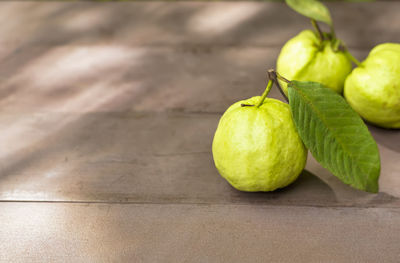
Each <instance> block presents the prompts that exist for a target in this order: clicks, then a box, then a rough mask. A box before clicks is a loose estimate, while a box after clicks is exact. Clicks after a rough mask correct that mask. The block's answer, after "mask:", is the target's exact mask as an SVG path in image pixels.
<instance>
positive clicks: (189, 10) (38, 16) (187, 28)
mask: <svg viewBox="0 0 400 263" xmlns="http://www.w3.org/2000/svg"><path fill="white" fill-rule="evenodd" d="M328 6H329V8H330V10H331V12H332V16H333V19H334V22H335V26H336V31H337V33H338V35H339V36H340V37H342V38H343V40H344V41H345V42H346V43H347V44H348V45H349V46H350V47H352V48H353V47H354V48H363V49H370V48H371V47H373V46H374V45H376V44H378V43H382V42H400V29H399V24H400V20H399V16H398V13H399V12H400V5H399V4H398V3H397V2H396V1H390V2H388V1H379V2H378V1H377V2H374V3H343V2H333V3H328ZM0 7H1V8H0V17H2V19H3V20H4V21H5V22H4V23H2V28H1V29H0V42H1V43H2V44H3V45H4V44H8V45H11V46H13V47H15V48H18V49H23V48H26V47H27V46H32V45H43V44H44V43H45V44H53V45H58V44H66V43H99V42H107V43H110V42H118V43H120V44H125V45H126V44H129V45H153V46H154V45H156V46H157V45H186V44H203V45H212V46H214V45H241V46H242V45H253V46H271V45H272V46H275V47H280V46H281V45H282V44H283V43H284V42H285V41H287V40H288V39H289V38H291V37H293V36H294V35H295V34H297V33H298V32H299V31H301V30H303V29H305V28H311V26H310V23H309V21H308V20H307V19H306V18H303V17H302V16H300V15H297V14H296V13H294V11H292V10H291V9H289V8H288V7H287V6H285V4H283V3H281V2H222V3H213V2H175V3H173V4H171V3H166V2H150V3H148V2H130V3H90V2H79V3H78V2H72V3H71V2H70V3H68V2H52V3H49V2H46V3H38V2H29V1H28V2H3V3H1V5H0ZM9 21H18V23H6V22H9ZM15 32H18V34H16V33H15Z"/></svg>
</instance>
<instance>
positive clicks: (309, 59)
mask: <svg viewBox="0 0 400 263" xmlns="http://www.w3.org/2000/svg"><path fill="white" fill-rule="evenodd" d="M276 68H277V72H279V74H280V75H282V76H283V77H285V78H286V79H289V80H298V81H315V82H319V83H322V84H323V85H324V86H326V87H328V88H331V89H332V90H334V91H336V92H337V93H339V94H341V93H342V91H343V84H344V81H345V79H346V77H347V75H348V74H349V73H350V72H351V70H352V64H351V60H350V59H349V58H348V57H347V56H346V54H345V53H344V52H343V51H340V50H338V51H336V52H335V51H334V50H333V48H332V40H320V38H319V37H318V35H317V34H316V33H314V32H313V31H311V30H304V31H302V32H300V34H298V35H297V36H295V37H294V38H292V39H290V40H289V41H288V42H287V43H286V44H285V45H284V46H283V47H282V50H281V52H280V54H279V57H278V60H277V65H276ZM279 85H280V86H281V87H282V89H283V91H284V93H285V94H286V96H287V84H286V83H285V82H283V81H279Z"/></svg>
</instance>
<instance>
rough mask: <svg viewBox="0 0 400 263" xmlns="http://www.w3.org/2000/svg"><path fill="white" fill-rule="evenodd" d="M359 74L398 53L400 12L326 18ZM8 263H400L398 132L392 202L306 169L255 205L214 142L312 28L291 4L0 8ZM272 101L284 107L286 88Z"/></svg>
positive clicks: (0, 164)
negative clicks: (394, 48)
mask: <svg viewBox="0 0 400 263" xmlns="http://www.w3.org/2000/svg"><path fill="white" fill-rule="evenodd" d="M329 7H330V9H331V10H332V15H333V18H334V21H335V24H336V31H337V33H338V35H339V36H340V37H341V38H342V39H343V40H344V41H345V42H346V43H347V44H348V46H349V47H350V49H351V51H352V53H353V54H354V55H355V56H356V57H358V58H359V59H363V58H365V56H366V55H367V54H368V51H369V50H370V49H371V48H372V47H373V46H374V45H376V44H378V43H383V42H400V18H399V16H398V14H399V12H400V3H397V2H395V1H388V2H385V1H380V2H376V3H330V4H329ZM0 22H1V24H2V26H1V27H0V61H1V67H0V96H1V97H0V135H1V136H0V138H1V139H0V140H1V145H2V147H1V148H0V222H1V223H0V241H1V242H0V262H268V261H273V262H293V261H299V262H378V261H379V262H398V259H399V258H400V165H399V161H400V132H398V131H393V130H383V129H379V128H376V127H369V128H370V131H371V132H372V134H373V136H374V137H375V139H376V140H377V142H378V144H379V150H380V153H381V158H382V173H381V178H380V192H379V194H368V193H364V192H361V191H357V190H354V189H352V188H350V187H348V186H346V185H344V184H342V183H341V182H340V181H339V180H338V179H336V178H335V177H333V176H332V175H331V174H330V173H329V172H328V171H327V170H325V169H323V168H322V167H321V166H320V165H319V164H318V163H317V162H316V161H315V160H314V159H313V158H312V157H311V156H309V159H308V163H307V167H306V170H305V171H304V172H303V174H302V175H301V177H300V178H299V179H298V180H297V181H296V182H295V183H294V184H293V185H291V186H289V187H287V188H285V189H283V190H279V191H276V192H273V193H243V192H238V191H236V190H234V189H233V188H232V187H230V186H229V185H228V184H227V183H226V182H225V181H224V180H223V179H222V178H221V177H220V176H219V175H218V172H217V171H216V169H215V167H214V164H213V160H212V155H211V142H212V137H213V134H214V132H215V129H216V126H217V123H218V120H219V118H220V116H221V114H222V113H223V112H224V110H225V109H226V108H227V107H228V106H229V105H231V104H232V103H233V102H235V101H237V100H240V99H244V98H248V97H251V96H254V95H259V94H261V93H262V92H263V90H264V81H265V71H266V70H267V69H269V68H273V67H274V65H275V60H276V57H277V55H278V54H279V50H280V47H281V46H282V45H283V43H285V42H286V41H287V40H288V39H289V38H290V37H292V36H294V35H295V34H297V33H298V32H299V31H301V30H302V29H305V28H309V27H310V25H309V22H308V21H307V19H304V18H302V17H301V16H299V15H296V14H295V13H294V12H293V11H291V10H290V9H288V8H287V7H286V6H285V5H284V4H282V3H268V2H220V3H218V2H217V3H214V2H211V3H207V2H177V3H171V2H148V3H145V2H132V3H126V2H124V3H115V2H114V3H92V2H80V3H68V2H40V3H39V2H2V3H0ZM271 96H272V97H274V98H279V99H281V97H280V95H279V93H278V92H277V91H276V90H275V89H273V90H272V91H271Z"/></svg>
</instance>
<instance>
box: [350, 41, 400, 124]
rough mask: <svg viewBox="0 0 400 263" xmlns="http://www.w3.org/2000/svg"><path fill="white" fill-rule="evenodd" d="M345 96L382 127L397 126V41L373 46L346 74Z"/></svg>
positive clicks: (399, 114)
mask: <svg viewBox="0 0 400 263" xmlns="http://www.w3.org/2000/svg"><path fill="white" fill-rule="evenodd" d="M344 96H345V98H346V100H347V102H348V103H349V104H350V106H351V107H352V108H353V109H354V110H355V111H356V112H358V114H360V116H361V117H362V118H364V119H365V120H367V121H368V122H371V123H373V124H375V125H378V126H381V127H384V128H400V44H395V43H385V44H380V45H378V46H376V47H375V48H373V49H372V50H371V52H370V53H369V55H368V57H367V58H366V59H365V60H364V61H363V62H362V63H361V65H360V66H359V67H357V68H355V69H354V70H353V72H352V73H351V74H350V75H349V76H348V77H347V79H346V82H345V86H344Z"/></svg>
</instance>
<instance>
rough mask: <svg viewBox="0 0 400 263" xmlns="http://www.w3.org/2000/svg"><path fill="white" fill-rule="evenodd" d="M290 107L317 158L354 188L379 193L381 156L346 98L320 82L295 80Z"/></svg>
mask: <svg viewBox="0 0 400 263" xmlns="http://www.w3.org/2000/svg"><path fill="white" fill-rule="evenodd" d="M288 94H289V105H290V109H291V112H292V116H293V120H294V123H295V125H296V128H297V131H298V133H299V135H300V137H301V138H302V140H303V142H304V144H305V145H306V146H307V148H308V149H309V150H310V152H311V154H312V155H313V156H314V158H315V159H316V160H317V161H318V162H319V163H320V164H321V165H322V166H323V167H325V168H327V169H328V170H329V171H331V172H332V173H333V174H334V175H335V176H337V177H338V178H339V179H340V180H341V181H343V182H344V183H346V184H349V185H351V186H352V187H354V188H357V189H360V190H364V191H368V192H374V193H376V192H378V178H379V174H380V167H381V165H380V157H379V151H378V147H377V145H376V142H375V140H374V138H373V137H372V136H371V134H370V132H369V131H368V128H367V126H366V125H365V124H364V122H363V121H362V119H361V118H360V117H359V115H358V114H357V113H356V112H355V111H354V110H353V109H352V108H351V107H350V106H349V104H347V102H346V101H345V100H344V99H343V97H342V96H340V95H338V94H337V93H335V92H334V91H332V90H331V89H329V88H326V87H324V86H323V85H322V84H320V83H316V82H300V81H291V82H290V83H289V85H288Z"/></svg>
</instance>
